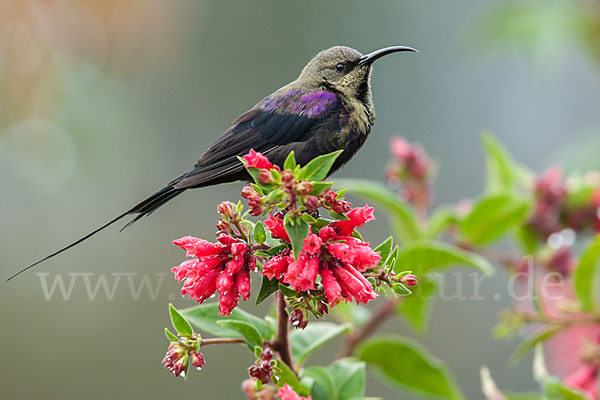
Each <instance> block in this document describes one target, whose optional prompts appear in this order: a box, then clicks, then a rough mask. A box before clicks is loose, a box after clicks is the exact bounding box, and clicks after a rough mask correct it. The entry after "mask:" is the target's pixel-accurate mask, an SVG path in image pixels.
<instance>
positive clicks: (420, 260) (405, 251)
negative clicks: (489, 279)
mask: <svg viewBox="0 0 600 400" xmlns="http://www.w3.org/2000/svg"><path fill="white" fill-rule="evenodd" d="M455 264H459V265H464V266H466V267H471V268H475V269H478V270H480V271H481V272H483V273H485V274H487V275H492V274H493V273H494V268H493V267H492V265H491V264H490V263H489V262H488V261H487V260H486V259H485V258H483V257H481V256H479V255H477V254H474V253H469V252H467V251H464V250H462V249H460V248H458V247H455V246H451V245H449V244H446V243H442V242H435V241H419V242H411V243H408V244H407V245H406V246H404V247H403V248H402V249H401V250H400V252H399V253H398V257H397V258H396V265H395V266H394V271H395V272H396V273H400V272H402V271H405V270H412V271H415V275H417V276H420V275H422V274H424V273H426V272H429V271H433V270H435V271H439V270H440V269H443V268H446V267H449V266H450V265H455Z"/></svg>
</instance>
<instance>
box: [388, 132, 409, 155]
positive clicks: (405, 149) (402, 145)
mask: <svg viewBox="0 0 600 400" xmlns="http://www.w3.org/2000/svg"><path fill="white" fill-rule="evenodd" d="M390 150H391V152H392V154H393V155H394V157H396V158H397V159H399V160H402V159H404V158H406V156H408V153H409V152H410V144H408V142H407V141H406V140H404V138H402V137H400V136H396V137H394V138H392V139H391V140H390Z"/></svg>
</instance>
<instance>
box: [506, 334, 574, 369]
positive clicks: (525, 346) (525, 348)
mask: <svg viewBox="0 0 600 400" xmlns="http://www.w3.org/2000/svg"><path fill="white" fill-rule="evenodd" d="M562 328H563V327H562V326H558V327H552V328H549V329H545V330H543V331H542V332H539V333H537V334H535V335H533V336H532V337H530V338H528V339H527V340H525V341H524V342H523V343H521V344H520V345H519V347H517V350H515V352H514V353H513V354H512V355H511V356H510V358H509V360H508V362H509V364H511V365H515V364H516V363H517V362H518V361H519V360H520V359H521V358H522V357H523V356H524V355H525V354H527V353H528V352H529V351H531V350H533V349H534V348H535V346H536V345H537V344H538V343H543V342H544V341H546V340H548V339H549V338H551V337H552V336H554V335H555V334H557V333H558V332H560V331H561V330H562Z"/></svg>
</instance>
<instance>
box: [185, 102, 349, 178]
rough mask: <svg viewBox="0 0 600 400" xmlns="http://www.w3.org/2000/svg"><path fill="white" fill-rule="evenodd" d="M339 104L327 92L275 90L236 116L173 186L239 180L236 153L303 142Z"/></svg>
mask: <svg viewBox="0 0 600 400" xmlns="http://www.w3.org/2000/svg"><path fill="white" fill-rule="evenodd" d="M339 106H340V102H339V100H338V98H337V96H336V95H335V94H333V93H331V92H327V91H316V92H311V93H308V94H306V93H303V92H301V91H300V90H289V91H285V92H282V93H280V92H276V93H274V94H272V95H270V96H268V97H266V98H265V99H263V100H261V101H260V102H259V103H258V104H257V105H256V106H254V107H253V108H252V109H251V110H249V111H247V112H246V113H244V114H242V115H241V116H240V117H239V118H238V119H236V120H235V121H234V123H233V126H232V127H231V128H229V129H228V130H227V131H225V133H224V134H223V135H222V136H221V137H220V138H219V139H218V140H217V141H216V142H215V143H214V144H213V145H212V146H211V147H210V148H208V150H206V152H205V153H204V154H203V155H202V157H201V158H200V159H199V160H198V162H197V163H196V164H195V165H194V169H192V170H191V171H190V172H188V173H187V174H186V175H184V176H183V177H182V179H180V180H179V182H176V183H175V185H174V187H175V188H177V189H184V188H190V187H198V186H206V185H210V184H212V183H220V182H227V181H232V180H236V179H239V174H240V173H241V172H243V166H242V164H241V163H240V162H239V160H238V157H239V156H243V155H245V154H247V153H248V152H249V151H250V149H254V150H256V151H259V152H262V153H263V154H265V155H266V156H267V157H268V155H269V153H270V152H272V151H273V150H276V149H278V148H280V147H281V146H284V145H288V144H290V143H294V142H303V141H306V140H307V139H309V138H310V136H311V132H312V131H313V129H314V128H315V127H316V126H318V125H319V124H320V123H321V122H323V121H324V120H326V119H327V117H328V116H329V115H331V111H332V110H333V109H335V107H339Z"/></svg>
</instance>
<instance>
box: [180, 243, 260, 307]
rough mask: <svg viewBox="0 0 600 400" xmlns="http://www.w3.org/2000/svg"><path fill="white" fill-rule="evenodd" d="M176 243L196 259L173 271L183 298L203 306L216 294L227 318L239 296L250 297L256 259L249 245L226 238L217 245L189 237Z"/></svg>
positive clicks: (245, 298)
mask: <svg viewBox="0 0 600 400" xmlns="http://www.w3.org/2000/svg"><path fill="white" fill-rule="evenodd" d="M173 243H174V244H176V245H178V246H179V247H181V248H183V249H184V250H186V251H187V255H188V257H195V258H192V259H189V260H185V261H183V262H182V263H181V264H180V265H179V266H177V267H173V268H172V269H171V271H173V273H174V274H175V279H177V280H179V281H182V282H183V288H182V289H181V294H182V295H186V294H189V296H190V298H191V299H194V300H196V301H197V302H198V303H202V302H204V300H206V299H208V298H209V297H211V296H212V295H213V294H214V293H215V291H217V292H219V294H220V297H219V313H220V314H221V315H224V316H226V315H229V314H231V311H232V310H233V309H234V308H235V307H236V306H237V304H238V302H239V297H240V296H241V297H242V299H244V300H247V299H248V297H250V269H254V268H255V266H256V258H255V257H254V255H252V254H251V253H249V252H248V250H249V246H248V244H247V243H245V242H243V241H242V240H240V239H235V238H233V237H231V236H227V235H221V236H220V237H219V238H218V243H210V242H207V241H206V240H201V239H196V238H193V237H189V236H186V237H184V238H181V239H179V240H176V241H174V242H173Z"/></svg>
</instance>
